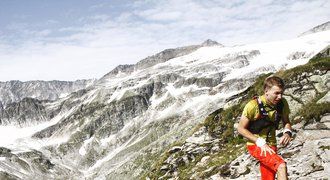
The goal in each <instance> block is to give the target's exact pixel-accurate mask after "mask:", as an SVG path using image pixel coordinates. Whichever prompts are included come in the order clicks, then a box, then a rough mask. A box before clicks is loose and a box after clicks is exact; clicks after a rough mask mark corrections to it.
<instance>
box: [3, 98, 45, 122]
mask: <svg viewBox="0 0 330 180" xmlns="http://www.w3.org/2000/svg"><path fill="white" fill-rule="evenodd" d="M47 119H49V115H48V114H47V112H46V110H45V107H44V102H42V101H39V100H37V99H33V98H24V99H23V100H22V101H20V102H14V103H11V104H8V105H7V107H6V108H4V109H0V125H18V126H24V125H26V124H38V123H40V122H43V121H45V120H47Z"/></svg>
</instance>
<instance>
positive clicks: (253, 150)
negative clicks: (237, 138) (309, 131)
mask: <svg viewBox="0 0 330 180" xmlns="http://www.w3.org/2000/svg"><path fill="white" fill-rule="evenodd" d="M263 88H264V94H263V95H262V96H260V97H255V98H254V99H253V100H251V101H250V102H248V103H247V104H246V106H245V107H244V110H243V113H242V117H241V119H240V122H239V125H238V128H237V130H238V132H239V133H240V134H241V135H242V136H244V137H245V138H247V139H248V142H247V149H248V151H249V153H250V154H251V155H252V156H253V157H255V158H256V159H257V160H258V161H259V162H260V172H261V179H262V180H272V179H275V174H276V173H277V178H278V179H279V180H282V179H287V178H288V175H287V169H286V163H285V161H284V160H283V159H282V157H280V156H279V155H277V147H276V135H275V130H276V129H277V128H278V124H279V122H280V121H282V122H283V127H284V131H283V136H282V137H281V139H280V142H279V143H280V144H281V145H283V146H286V145H287V144H288V143H289V142H290V141H291V140H292V138H291V137H292V131H291V130H292V129H291V124H290V121H289V113H290V109H289V105H288V103H287V101H286V100H285V99H284V98H283V97H282V96H283V92H284V82H283V80H282V79H281V78H279V77H276V76H271V77H268V78H266V80H265V81H264V87H263Z"/></svg>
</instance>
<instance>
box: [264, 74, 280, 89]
mask: <svg viewBox="0 0 330 180" xmlns="http://www.w3.org/2000/svg"><path fill="white" fill-rule="evenodd" d="M273 86H277V87H279V88H281V89H283V90H284V88H285V85H284V81H283V79H282V78H280V77H277V76H270V77H268V78H266V79H265V81H264V90H267V89H270V88H272V87H273Z"/></svg>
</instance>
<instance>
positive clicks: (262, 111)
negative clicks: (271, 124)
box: [253, 96, 268, 119]
mask: <svg viewBox="0 0 330 180" xmlns="http://www.w3.org/2000/svg"><path fill="white" fill-rule="evenodd" d="M253 99H254V100H255V101H256V102H257V104H258V108H259V114H260V115H259V117H260V118H263V117H267V116H268V113H267V112H266V110H265V107H264V105H263V103H262V101H261V99H260V97H259V96H254V97H253ZM258 119H259V118H258Z"/></svg>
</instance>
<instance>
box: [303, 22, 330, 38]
mask: <svg viewBox="0 0 330 180" xmlns="http://www.w3.org/2000/svg"><path fill="white" fill-rule="evenodd" d="M328 30H330V21H328V22H326V23H323V24H320V25H318V26H316V27H314V28H312V29H310V30H308V31H306V32H304V33H302V34H301V35H300V36H304V35H308V34H312V33H317V32H322V31H328Z"/></svg>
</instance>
